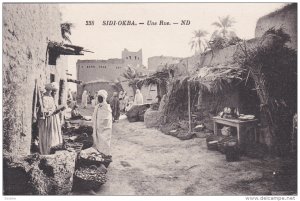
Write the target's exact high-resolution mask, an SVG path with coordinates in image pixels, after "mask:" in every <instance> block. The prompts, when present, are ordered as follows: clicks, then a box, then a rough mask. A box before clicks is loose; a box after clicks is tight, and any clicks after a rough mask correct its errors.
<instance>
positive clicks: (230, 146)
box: [225, 141, 240, 162]
mask: <svg viewBox="0 0 300 201" xmlns="http://www.w3.org/2000/svg"><path fill="white" fill-rule="evenodd" d="M225 155H226V160H227V161H228V162H232V161H238V160H239V159H240V150H239V147H238V143H237V142H235V141H229V142H227V143H226V144H225Z"/></svg>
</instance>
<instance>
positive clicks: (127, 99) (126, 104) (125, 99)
mask: <svg viewBox="0 0 300 201" xmlns="http://www.w3.org/2000/svg"><path fill="white" fill-rule="evenodd" d="M123 101H124V112H126V107H127V106H128V101H129V97H128V96H127V92H126V91H124V99H123Z"/></svg>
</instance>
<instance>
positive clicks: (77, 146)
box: [64, 141, 83, 153]
mask: <svg viewBox="0 0 300 201" xmlns="http://www.w3.org/2000/svg"><path fill="white" fill-rule="evenodd" d="M82 147H83V144H82V143H80V142H66V141H64V149H65V150H74V151H76V153H79V152H80V151H81V150H82Z"/></svg>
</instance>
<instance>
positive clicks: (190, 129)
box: [187, 81, 192, 133]
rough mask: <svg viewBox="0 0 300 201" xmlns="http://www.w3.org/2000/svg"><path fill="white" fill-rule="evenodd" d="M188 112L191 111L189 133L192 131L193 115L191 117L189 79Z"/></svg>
mask: <svg viewBox="0 0 300 201" xmlns="http://www.w3.org/2000/svg"><path fill="white" fill-rule="evenodd" d="M187 84H188V112H189V133H191V132H192V117H191V89H190V82H189V81H188V83H187Z"/></svg>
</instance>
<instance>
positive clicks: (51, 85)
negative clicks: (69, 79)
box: [45, 82, 59, 91]
mask: <svg viewBox="0 0 300 201" xmlns="http://www.w3.org/2000/svg"><path fill="white" fill-rule="evenodd" d="M58 88H59V87H58V83H57V82H51V83H48V84H45V89H46V90H55V91H57V90H58Z"/></svg>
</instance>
